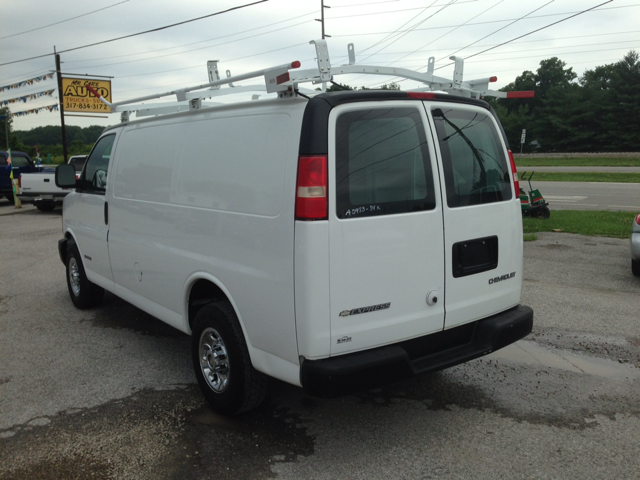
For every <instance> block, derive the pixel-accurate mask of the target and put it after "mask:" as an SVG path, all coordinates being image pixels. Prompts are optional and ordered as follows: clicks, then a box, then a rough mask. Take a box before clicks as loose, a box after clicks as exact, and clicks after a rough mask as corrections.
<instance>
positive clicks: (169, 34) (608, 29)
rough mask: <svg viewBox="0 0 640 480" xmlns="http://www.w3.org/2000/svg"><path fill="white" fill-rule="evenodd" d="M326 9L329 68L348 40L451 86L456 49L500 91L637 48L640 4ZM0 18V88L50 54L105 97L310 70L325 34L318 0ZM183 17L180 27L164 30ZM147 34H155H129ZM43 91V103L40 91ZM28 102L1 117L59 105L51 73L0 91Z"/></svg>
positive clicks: (107, 7)
mask: <svg viewBox="0 0 640 480" xmlns="http://www.w3.org/2000/svg"><path fill="white" fill-rule="evenodd" d="M325 4H326V7H328V8H324V20H325V21H324V26H325V34H326V35H327V43H328V48H329V54H330V57H331V63H332V65H334V66H337V65H342V64H345V63H347V62H348V56H347V48H348V47H347V46H348V44H350V43H353V44H354V50H355V54H356V63H359V64H364V65H380V66H394V67H402V68H408V69H411V70H416V71H423V72H424V71H426V66H427V63H428V59H429V57H435V59H436V63H435V68H436V72H435V74H436V75H438V76H441V77H445V78H451V77H452V75H453V66H452V65H451V61H450V60H448V58H449V57H450V56H451V55H453V54H455V55H456V56H458V57H462V58H465V59H466V60H465V64H464V65H465V66H464V79H465V80H471V79H473V78H485V77H490V76H496V77H497V78H498V81H497V82H496V83H494V84H492V86H493V88H494V89H496V90H497V89H499V88H501V87H503V86H505V85H506V84H508V83H511V82H513V81H514V80H515V78H516V77H517V76H518V75H521V74H522V72H523V71H525V70H530V71H533V72H535V71H536V70H537V68H538V67H539V65H540V62H541V61H542V60H545V59H548V58H551V57H558V58H559V59H560V60H562V61H564V62H565V63H566V64H567V67H571V68H573V70H574V72H575V73H576V74H577V75H578V76H581V75H582V74H583V73H584V72H585V71H586V70H590V69H593V68H595V67H597V66H600V65H605V64H609V63H615V62H617V61H619V60H621V59H622V58H623V57H624V55H626V54H627V53H628V52H629V51H630V50H636V51H638V52H640V22H639V20H640V0H612V1H607V0H528V1H522V0H371V1H369V2H365V1H364V0H325ZM593 7H597V8H595V9H593V10H590V11H586V12H584V11H585V10H588V9H591V8H593ZM225 11H226V12H225ZM580 12H584V13H580ZM212 14H215V15H212ZM200 17H205V18H201V19H198V18H200ZM0 18H2V29H1V30H0V89H1V87H3V86H8V85H14V84H17V83H19V82H22V81H26V80H32V79H35V78H41V77H43V76H45V75H47V74H49V73H51V72H53V71H55V58H54V55H53V52H54V48H55V50H56V51H57V52H59V53H60V58H61V61H62V66H61V71H62V73H63V74H67V75H68V76H69V74H75V75H89V76H96V77H98V76H104V77H112V78H111V82H112V83H111V85H112V92H113V96H112V101H114V102H118V101H122V100H127V99H131V98H135V97H141V96H145V95H151V94H154V93H160V92H166V91H171V90H174V89H178V88H184V87H189V86H195V85H201V84H204V83H207V82H208V74H207V68H206V65H207V61H208V60H219V62H220V63H219V69H220V71H221V72H226V71H227V70H230V71H231V74H232V75H239V74H243V73H247V72H251V71H255V70H259V69H263V68H268V67H273V66H277V65H282V64H285V63H288V62H293V61H296V60H297V61H300V62H301V63H302V67H301V68H303V69H304V68H314V67H315V66H316V63H315V48H314V46H313V45H310V44H309V42H310V41H311V40H315V39H320V38H322V37H321V34H322V24H321V22H320V21H318V20H319V19H320V18H321V0H262V1H261V0H209V1H206V0H182V1H180V2H176V1H173V2H169V1H166V0H94V1H92V2H80V1H78V0H2V2H1V3H0ZM195 19H198V20H195ZM190 20H193V21H190ZM180 22H185V23H182V24H181V25H177V26H173V27H170V28H161V27H168V26H170V25H173V24H176V23H180ZM149 30H155V31H153V32H150V33H143V34H140V33H142V32H147V31H149ZM136 34H140V35H136ZM329 36H330V38H329ZM120 37H127V38H120ZM98 43H99V45H93V44H98ZM34 57H35V58H34ZM334 80H335V81H337V82H339V83H343V84H347V85H351V86H357V87H361V86H367V87H370V88H374V87H379V86H380V85H382V84H384V83H388V82H390V81H392V80H395V81H398V80H399V79H398V78H394V77H380V76H370V75H349V76H339V77H336V78H335V79H334ZM255 83H256V81H255V80H253V81H245V82H240V83H239V84H240V85H247V84H255ZM399 85H400V87H401V88H402V89H403V90H409V89H412V88H418V87H420V86H421V85H420V84H419V83H418V82H416V81H410V80H404V81H401V82H400V83H399ZM223 88H225V87H223ZM51 90H54V92H53V95H41V96H38V95H37V94H41V93H42V92H49V91H51ZM28 95H35V97H29V98H31V99H30V100H29V101H27V102H26V103H23V102H18V103H11V104H9V105H8V106H9V108H10V109H11V111H12V113H16V112H22V111H29V110H35V109H39V108H42V107H48V106H52V105H55V104H57V103H58V92H57V82H56V78H55V76H54V77H53V78H51V79H49V78H46V77H45V78H44V80H42V81H39V82H32V84H30V85H26V86H24V87H20V88H17V89H8V90H4V91H0V106H2V104H3V102H4V101H6V100H10V99H15V98H18V97H25V96H28ZM246 97H247V98H246V99H247V100H248V99H249V98H250V94H247V95H246ZM170 100H171V99H170V98H167V99H165V101H170ZM76 115H77V114H76ZM106 117H107V118H100V117H91V118H89V117H79V116H65V124H66V125H78V126H83V127H84V126H88V125H101V126H105V127H106V126H108V125H112V124H116V123H119V114H118V113H113V114H109V115H106ZM60 123H61V120H60V113H59V112H58V111H52V112H49V111H47V110H43V111H40V112H39V113H37V114H35V113H33V114H29V115H23V116H19V117H18V116H14V117H13V129H14V130H30V129H33V128H35V127H39V126H44V125H60Z"/></svg>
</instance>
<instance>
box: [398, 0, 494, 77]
mask: <svg viewBox="0 0 640 480" xmlns="http://www.w3.org/2000/svg"><path fill="white" fill-rule="evenodd" d="M503 1H504V0H500V1H499V2H498V3H494V4H493V5H491V6H490V7H488V8H486V9H484V10H483V11H482V12H480V13H479V14H478V15H474V16H473V17H471V18H470V19H469V20H467V21H466V22H464V23H463V24H462V25H458V26H457V27H455V28H453V29H452V30H449V31H448V32H447V33H445V34H443V35H440V36H439V37H438V38H435V39H433V40H431V41H430V42H428V43H426V44H424V45H422V46H421V47H420V48H417V49H416V50H414V51H413V52H409V53H407V54H406V55H405V56H404V57H401V58H399V59H397V60H395V61H394V62H392V63H390V64H388V65H393V64H394V63H398V62H400V61H402V60H403V59H405V58H407V57H408V56H409V55H413V54H414V53H416V52H419V51H420V50H422V49H423V48H425V47H428V46H429V45H431V44H432V43H434V42H437V41H438V40H440V39H441V38H443V37H446V36H447V35H449V34H450V33H452V32H454V31H456V30H457V29H458V28H461V27H463V26H465V25H466V24H467V23H469V22H470V21H471V19H473V18H478V17H479V16H481V15H484V14H485V13H487V12H488V11H489V10H491V9H493V8H495V7H497V6H498V5H500V4H501V3H502V2H503Z"/></svg>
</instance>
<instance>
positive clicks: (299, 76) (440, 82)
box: [291, 40, 533, 98]
mask: <svg viewBox="0 0 640 480" xmlns="http://www.w3.org/2000/svg"><path fill="white" fill-rule="evenodd" d="M309 43H310V44H313V45H315V47H316V58H317V62H318V69H317V70H316V69H311V70H298V71H296V72H294V73H292V74H291V77H292V78H291V83H293V84H294V85H295V84H296V83H302V82H312V83H314V84H319V83H324V84H326V82H328V81H332V79H333V76H334V75H353V74H360V75H363V74H364V75H387V76H392V77H401V78H405V79H407V80H416V81H418V82H421V83H424V84H425V85H426V86H425V87H421V88H418V89H411V90H410V91H443V92H447V93H451V94H456V95H459V96H463V97H472V98H481V97H497V98H525V97H533V92H531V91H528V92H500V91H497V90H491V89H489V83H492V82H495V81H497V77H488V78H479V79H475V80H469V81H467V82H465V81H463V70H464V59H463V58H461V57H455V56H452V57H449V59H450V60H453V61H454V62H455V67H454V72H453V79H452V80H450V79H447V78H444V77H437V76H435V75H433V72H434V67H435V57H430V58H429V62H428V66H427V72H426V73H422V72H416V71H413V70H409V69H406V68H398V67H381V66H375V65H356V64H355V63H356V58H355V48H354V45H353V43H350V44H349V45H348V46H347V51H348V55H349V64H348V65H341V66H337V67H332V66H331V62H330V58H329V50H328V48H327V43H326V40H312V41H311V42H309Z"/></svg>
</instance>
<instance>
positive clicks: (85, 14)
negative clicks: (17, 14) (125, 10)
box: [0, 0, 129, 40]
mask: <svg viewBox="0 0 640 480" xmlns="http://www.w3.org/2000/svg"><path fill="white" fill-rule="evenodd" d="M128 1H129V0H123V1H122V2H119V3H114V4H113V5H109V6H108V7H104V8H99V9H98V10H93V11H92V12H87V13H83V14H82V15H77V16H75V17H71V18H67V19H66V20H60V21H59V22H55V23H50V24H49V25H44V26H42V27H37V28H32V29H31V30H25V31H24V32H20V33H12V34H11V35H7V36H5V37H0V40H4V39H5V38H11V37H17V36H18V35H24V34H25V33H31V32H35V31H36V30H42V29H43V28H49V27H53V26H54V25H60V24H61V23H65V22H69V21H71V20H75V19H76V18H82V17H86V16H87V15H92V14H94V13H97V12H101V11H103V10H106V9H108V8H112V7H116V6H118V5H122V4H123V3H127V2H128Z"/></svg>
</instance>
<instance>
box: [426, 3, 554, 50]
mask: <svg viewBox="0 0 640 480" xmlns="http://www.w3.org/2000/svg"><path fill="white" fill-rule="evenodd" d="M554 1H555V0H551V1H549V2H547V3H545V4H544V5H542V6H540V7H538V8H536V9H534V10H532V11H530V12H529V13H527V14H526V15H523V16H521V17H520V18H518V19H517V20H514V21H513V22H511V23H509V24H507V25H504V26H503V27H500V28H499V29H498V30H495V31H493V32H491V33H490V34H488V35H485V36H484V37H482V38H480V39H478V40H476V41H475V42H472V43H470V44H469V45H467V46H466V47H462V48H459V49H458V50H456V51H455V52H453V53H450V54H449V55H447V56H445V57H442V58H439V59H438V60H436V62H439V61H440V60H442V59H444V58H449V57H450V56H452V55H455V54H456V53H458V52H459V51H461V50H464V49H465V48H468V47H471V46H472V45H475V44H476V43H478V42H480V41H482V40H484V39H485V38H489V37H490V36H491V35H494V34H496V33H498V32H500V31H501V30H504V29H505V28H508V27H510V26H511V25H513V24H514V23H517V22H519V21H520V20H522V19H523V18H526V17H528V16H529V15H531V14H532V13H535V12H537V11H538V10H541V9H543V8H544V7H546V6H547V5H549V4H551V3H553V2H554Z"/></svg>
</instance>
